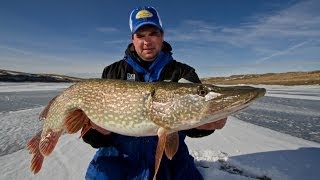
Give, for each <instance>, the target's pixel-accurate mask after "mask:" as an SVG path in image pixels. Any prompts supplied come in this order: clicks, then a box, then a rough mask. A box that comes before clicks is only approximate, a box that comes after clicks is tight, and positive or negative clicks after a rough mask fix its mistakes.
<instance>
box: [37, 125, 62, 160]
mask: <svg viewBox="0 0 320 180" xmlns="http://www.w3.org/2000/svg"><path fill="white" fill-rule="evenodd" d="M62 131H63V130H60V131H53V130H52V129H49V130H47V131H46V132H42V135H41V140H40V143H39V150H40V153H41V154H42V155H43V156H49V155H50V154H51V152H52V151H53V149H54V147H55V146H56V144H57V142H58V140H59V138H60V136H61V134H62Z"/></svg>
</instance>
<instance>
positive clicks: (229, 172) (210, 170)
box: [0, 83, 320, 180]
mask: <svg viewBox="0 0 320 180" xmlns="http://www.w3.org/2000/svg"><path fill="white" fill-rule="evenodd" d="M30 84H31V83H25V84H19V83H16V84H14V83H12V84H10V85H11V86H12V87H14V92H23V91H26V90H27V91H39V92H40V91H44V90H49V89H50V90H59V89H61V88H65V87H67V86H68V85H70V84H65V85H63V84H59V83H58V84H56V85H58V86H55V85H54V84H42V83H39V84H34V83H32V85H30ZM49 86H50V87H49ZM286 88H287V87H284V86H272V87H271V88H270V91H269V92H268V94H267V95H268V96H272V94H277V95H276V96H277V97H286V98H288V97H289V98H297V99H308V100H310V99H311V100H316V101H318V100H319V99H318V96H319V94H318V93H319V90H317V89H319V86H298V87H290V88H289V90H288V91H287V90H286ZM267 89H268V87H267ZM268 90H269V89H268ZM272 90H274V91H272ZM275 90H276V91H275ZM0 92H13V90H12V88H9V87H8V84H5V83H1V84H0ZM279 92H283V94H282V95H281V93H279ZM288 92H289V93H290V92H291V93H290V94H289V95H288ZM296 92H299V93H296ZM312 93H314V94H313V95H312ZM310 94H311V95H310ZM273 97H275V96H273ZM0 100H1V99H0ZM3 102H4V101H3ZM252 106H255V104H253V105H252ZM42 108H43V106H41V107H32V108H29V109H28V108H26V109H20V110H16V111H13V110H11V111H8V112H1V113H0V125H1V127H2V128H1V129H0V153H1V154H0V162H1V165H0V167H1V168H0V179H1V180H2V179H3V180H7V179H17V180H18V179H68V180H69V179H70V180H72V179H74V180H78V179H84V174H85V172H86V168H87V165H88V164H89V162H90V160H91V158H92V157H93V155H94V153H95V149H93V148H92V147H91V146H89V145H88V144H86V143H84V142H83V141H82V140H81V139H79V138H78V136H79V134H76V135H68V134H64V135H62V137H61V138H60V140H59V142H58V144H57V147H56V148H55V150H54V151H53V153H52V154H51V155H50V156H49V157H47V158H46V159H45V161H44V164H43V167H42V169H41V171H40V172H39V173H38V174H37V175H33V174H32V173H31V171H30V169H29V165H30V160H31V155H30V154H29V153H28V151H27V150H25V148H24V146H25V143H26V142H27V140H28V139H29V138H30V137H32V136H33V135H34V134H35V133H36V132H37V131H38V130H39V129H40V128H41V122H39V121H38V114H39V112H40V111H41V110H42ZM278 110H279V109H278ZM280 111H281V109H280ZM316 115H317V114H316ZM186 142H187V144H188V145H189V149H190V153H191V154H192V155H193V156H194V157H195V162H196V165H197V167H199V170H200V172H201V173H202V174H203V176H204V177H205V179H226V180H233V179H236V180H238V179H239V180H240V179H245V180H247V179H268V178H271V179H281V180H282V179H312V180H313V179H314V180H315V179H319V177H320V144H319V143H316V142H313V141H307V140H304V139H301V138H297V137H293V136H290V135H287V134H283V133H280V132H277V131H274V130H270V129H267V128H263V127H260V126H257V125H253V124H250V123H247V122H244V121H241V120H239V119H238V118H235V117H234V116H231V117H229V118H228V122H227V124H226V126H225V127H224V128H223V129H221V130H217V131H216V132H215V133H214V134H212V135H210V136H207V137H204V138H187V139H186Z"/></svg>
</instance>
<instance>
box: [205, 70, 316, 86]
mask: <svg viewBox="0 0 320 180" xmlns="http://www.w3.org/2000/svg"><path fill="white" fill-rule="evenodd" d="M202 82H203V83H207V84H225V85H235V84H264V85H288V86H290V85H320V71H311V72H286V73H267V74H246V75H232V76H229V77H210V78H204V79H202Z"/></svg>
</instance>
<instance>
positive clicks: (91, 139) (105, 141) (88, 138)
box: [82, 128, 113, 148]
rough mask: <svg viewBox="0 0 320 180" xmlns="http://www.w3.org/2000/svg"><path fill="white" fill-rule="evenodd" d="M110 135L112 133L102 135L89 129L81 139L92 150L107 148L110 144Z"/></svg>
mask: <svg viewBox="0 0 320 180" xmlns="http://www.w3.org/2000/svg"><path fill="white" fill-rule="evenodd" d="M112 134H113V133H111V134H109V135H103V134H102V133H100V132H99V131H97V130H95V129H92V128H91V129H90V130H89V131H87V132H86V133H85V134H84V135H83V136H82V139H83V141H84V142H86V143H88V144H90V145H91V146H92V147H93V148H100V147H108V146H110V143H111V137H112Z"/></svg>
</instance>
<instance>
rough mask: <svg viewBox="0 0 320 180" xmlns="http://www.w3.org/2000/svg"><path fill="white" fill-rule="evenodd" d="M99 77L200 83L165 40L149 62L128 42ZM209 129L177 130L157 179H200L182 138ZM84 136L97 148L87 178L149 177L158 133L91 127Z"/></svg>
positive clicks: (206, 132) (206, 133) (204, 132)
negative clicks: (170, 154)
mask: <svg viewBox="0 0 320 180" xmlns="http://www.w3.org/2000/svg"><path fill="white" fill-rule="evenodd" d="M102 78H108V79H126V80H135V81H145V82H152V81H163V80H167V81H168V80H169V81H175V82H177V81H178V80H179V79H181V78H184V79H187V80H189V81H192V82H196V83H201V82H200V80H199V78H198V76H197V74H196V73H195V72H194V69H193V68H191V67H190V66H188V65H185V64H182V63H179V62H176V61H175V60H173V59H172V56H171V46H170V45H169V44H168V43H166V42H164V48H163V51H162V52H161V53H160V55H159V56H158V58H157V59H156V60H154V61H153V62H152V63H149V64H146V62H144V63H143V61H142V60H139V59H138V56H137V55H136V54H135V52H134V50H133V48H132V45H129V46H128V49H127V51H126V56H125V58H124V59H123V60H120V61H118V62H116V63H114V64H112V65H110V66H107V67H106V68H105V69H104V72H103V75H102ZM212 132H213V131H199V130H196V129H193V130H187V131H181V132H179V149H178V151H177V153H176V154H175V156H174V157H173V159H172V160H169V159H167V157H166V156H165V155H164V156H163V158H162V160H161V164H160V168H159V171H158V173H157V179H158V180H161V179H166V180H169V179H174V180H176V179H190V180H198V179H203V178H202V176H201V174H200V173H199V171H198V170H197V168H196V166H195V164H194V159H193V157H192V156H191V155H190V154H189V151H188V148H187V145H186V144H185V142H184V140H185V138H186V135H188V136H191V137H202V136H206V135H209V134H211V133H212ZM83 139H84V141H85V142H87V143H89V144H90V145H91V146H93V147H95V148H99V149H98V150H97V152H96V154H95V156H94V158H93V160H92V161H91V162H90V164H89V167H88V170H87V173H86V179H88V180H98V179H99V180H100V179H101V180H102V179H103V180H109V179H112V180H113V179H116V180H121V179H137V180H149V179H152V177H153V174H154V165H155V154H156V147H157V142H158V137H156V136H150V137H130V136H124V135H120V134H116V133H112V134H111V135H107V136H104V135H102V134H100V133H98V132H97V131H95V130H90V131H89V132H88V133H86V134H85V135H84V137H83Z"/></svg>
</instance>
